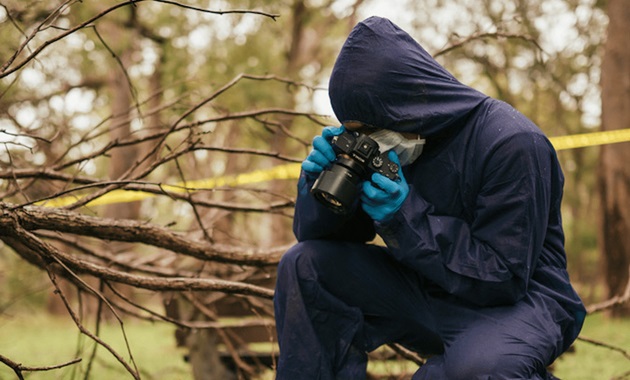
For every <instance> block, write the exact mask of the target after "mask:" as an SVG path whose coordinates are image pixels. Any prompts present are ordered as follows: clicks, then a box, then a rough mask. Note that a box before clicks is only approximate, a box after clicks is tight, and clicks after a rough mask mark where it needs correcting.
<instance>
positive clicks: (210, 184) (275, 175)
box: [39, 164, 300, 207]
mask: <svg viewBox="0 0 630 380" xmlns="http://www.w3.org/2000/svg"><path fill="white" fill-rule="evenodd" d="M299 176H300V164H286V165H279V166H274V167H273V168H270V169H261V170H255V171H252V172H249V173H242V174H238V175H233V176H222V177H216V178H208V179H202V180H198V181H189V182H181V183H178V184H175V185H162V186H161V188H162V189H163V190H164V191H168V192H171V193H185V192H187V191H192V192H194V191H197V190H202V189H214V188H217V187H226V186H240V185H251V184H254V183H260V182H267V181H270V180H274V179H295V178H298V177H299ZM155 196H156V194H153V193H147V192H143V191H130V190H114V191H111V192H109V193H107V194H105V195H103V196H102V197H100V198H98V199H95V200H93V201H91V202H90V203H88V205H89V206H100V205H106V204H111V203H125V202H134V201H139V200H143V199H146V198H150V197H155ZM79 199H80V198H79V197H77V196H67V197H61V198H55V199H51V200H47V201H43V202H39V204H41V205H43V206H48V207H63V206H67V205H70V204H72V203H74V202H76V201H77V200H79Z"/></svg>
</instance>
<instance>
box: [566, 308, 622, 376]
mask: <svg viewBox="0 0 630 380" xmlns="http://www.w3.org/2000/svg"><path fill="white" fill-rule="evenodd" d="M580 335H581V336H583V337H585V338H589V339H592V340H596V341H599V342H605V343H607V344H609V345H612V346H615V347H617V348H619V349H621V350H624V351H625V352H626V354H627V355H630V319H625V320H618V319H608V318H605V317H603V316H602V315H591V316H588V317H587V318H586V322H585V324H584V328H583V329H582V333H581V334H580ZM574 348H575V352H568V353H565V354H564V355H562V356H561V357H560V358H559V359H558V360H556V363H555V364H554V371H553V372H554V375H556V376H557V377H559V378H561V379H566V380H594V379H597V380H600V379H601V380H608V379H630V374H629V375H627V376H624V377H622V376H623V375H625V374H627V373H628V372H629V371H630V360H629V359H628V358H626V357H624V355H623V354H622V353H620V352H617V351H614V350H611V349H609V348H604V347H598V346H596V345H593V344H591V343H586V342H584V341H579V340H578V341H577V342H576V343H575V344H574Z"/></svg>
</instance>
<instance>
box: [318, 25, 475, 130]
mask: <svg viewBox="0 0 630 380" xmlns="http://www.w3.org/2000/svg"><path fill="white" fill-rule="evenodd" d="M328 91H329V96H330V101H331V104H332V108H333V110H334V112H335V115H336V117H337V119H338V120H339V121H341V122H346V121H360V122H362V123H365V124H369V125H371V126H374V127H378V128H385V129H391V130H394V131H398V132H413V133H418V134H420V135H422V136H423V137H430V136H434V135H437V134H440V133H442V132H446V131H448V130H451V129H456V128H458V125H459V126H461V125H460V122H461V121H462V120H464V119H465V118H466V116H467V115H468V114H469V113H470V112H471V111H472V110H473V109H474V108H476V107H477V106H478V105H479V104H480V103H481V102H482V101H483V100H484V99H486V98H487V96H486V95H484V94H482V93H480V92H478V91H476V90H474V89H473V88H471V87H468V86H466V85H464V84H462V83H460V82H459V81H458V80H457V79H455V77H453V75H451V74H450V73H449V72H448V71H447V70H446V69H444V68H443V67H442V66H441V65H440V64H439V63H438V62H437V61H436V60H435V59H433V57H431V55H430V54H429V53H427V52H426V51H425V50H424V48H422V46H420V44H418V43H417V42H416V41H415V40H414V39H413V38H412V37H411V36H410V35H409V34H407V33H406V32H405V31H403V30H402V29H400V28H399V27H398V26H396V25H395V24H394V23H392V22H391V21H389V20H388V19H385V18H380V17H370V18H368V19H366V20H364V21H363V22H361V23H359V24H358V25H356V26H355V27H354V29H353V30H352V32H351V33H350V35H349V36H348V39H347V40H346V42H345V43H344V45H343V47H342V49H341V52H340V53H339V56H338V57H337V61H336V62H335V66H334V68H333V71H332V74H331V78H330V83H329V90H328Z"/></svg>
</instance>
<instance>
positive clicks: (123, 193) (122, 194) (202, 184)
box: [39, 128, 630, 207]
mask: <svg viewBox="0 0 630 380" xmlns="http://www.w3.org/2000/svg"><path fill="white" fill-rule="evenodd" d="M549 140H550V141H551V144H553V146H554V148H555V149H556V150H566V149H574V148H584V147H589V146H597V145H605V144H613V143H619V142H626V141H630V128H628V129H618V130H613V131H603V132H593V133H583V134H579V135H570V136H556V137H550V138H549ZM299 175H300V164H286V165H279V166H274V167H273V168H270V169H261V170H255V171H252V172H249V173H242V174H238V175H233V176H221V177H215V178H208V179H203V180H198V181H188V182H181V183H178V184H175V185H161V186H160V189H162V190H163V191H166V192H170V193H186V192H195V191H199V190H208V189H214V188H219V187H235V186H242V185H251V184H255V183H261V182H267V181H271V180H279V179H296V178H298V177H299ZM155 196H156V194H154V193H147V192H143V191H131V190H114V191H111V192H109V193H107V194H105V195H103V196H102V197H100V198H98V199H95V200H93V201H91V202H90V203H88V205H89V206H99V205H106V204H112V203H125V202H134V201H140V200H143V199H146V198H150V197H155ZM79 199H80V197H78V196H66V197H60V198H55V199H51V200H47V201H43V202H40V203H39V204H41V205H45V206H49V207H63V206H67V205H70V204H72V203H74V202H76V201H77V200H79Z"/></svg>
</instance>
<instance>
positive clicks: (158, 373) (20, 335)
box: [0, 313, 192, 380]
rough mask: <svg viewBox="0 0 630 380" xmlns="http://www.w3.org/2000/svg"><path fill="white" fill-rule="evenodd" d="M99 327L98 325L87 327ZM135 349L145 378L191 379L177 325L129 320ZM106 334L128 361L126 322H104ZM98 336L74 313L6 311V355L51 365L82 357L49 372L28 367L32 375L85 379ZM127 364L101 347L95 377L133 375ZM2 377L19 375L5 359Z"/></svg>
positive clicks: (1, 336) (1, 326)
mask: <svg viewBox="0 0 630 380" xmlns="http://www.w3.org/2000/svg"><path fill="white" fill-rule="evenodd" d="M86 327H87V328H90V329H91V331H93V327H94V326H93V325H92V326H86ZM124 329H125V332H126V334H127V339H128V341H129V345H130V347H131V354H132V355H133V358H134V359H135V362H136V364H137V366H138V368H139V370H140V373H141V376H142V378H143V379H169V380H170V379H173V380H178V379H181V380H184V379H191V378H192V376H191V375H190V369H189V366H188V364H187V363H185V362H184V360H183V354H184V352H183V351H182V350H181V349H178V348H176V347H175V341H174V335H173V330H174V328H173V327H172V326H169V325H167V324H164V323H155V324H153V323H148V322H139V321H131V322H128V323H126V324H125V326H124ZM100 337H101V339H102V340H104V341H105V342H106V343H107V344H108V345H110V346H112V348H113V349H114V350H116V352H118V354H119V355H120V356H121V357H122V358H123V359H124V360H125V361H127V362H128V363H129V362H130V360H129V359H130V355H129V352H128V350H127V349H126V346H125V340H124V337H123V334H122V330H121V327H120V324H118V323H109V324H106V325H103V326H101V334H100ZM93 346H94V344H93V340H92V339H90V338H88V337H86V336H85V335H82V334H80V333H79V330H78V329H77V327H76V326H75V325H74V323H73V322H72V321H71V320H70V318H63V317H51V316H48V315H46V314H45V313H41V314H30V315H20V316H13V317H6V316H0V354H1V355H3V356H5V357H7V358H9V359H10V360H12V361H14V362H17V363H21V364H22V365H24V366H28V367H47V366H52V365H57V364H61V363H67V362H69V361H71V360H73V359H75V358H82V361H81V362H80V363H79V364H76V365H72V366H68V367H65V368H62V369H55V370H53V371H46V372H24V375H25V378H26V379H32V380H38V379H42V380H43V379H46V380H48V379H59V380H62V379H83V378H84V374H85V371H86V369H87V366H88V360H89V358H90V354H91V352H92V348H93ZM131 378H132V376H131V375H130V374H129V373H127V372H125V369H124V368H123V366H122V365H121V364H120V363H119V362H118V361H117V360H116V359H115V358H114V357H113V356H112V354H110V353H109V352H108V351H107V350H105V349H104V348H103V347H99V348H98V350H97V355H96V359H95V361H94V363H93V364H92V370H91V372H90V377H89V379H94V380H101V379H102V380H111V379H131ZM0 379H2V380H4V379H17V376H16V375H15V373H14V372H13V371H12V370H11V369H10V368H9V367H7V366H5V365H4V364H2V363H0Z"/></svg>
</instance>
